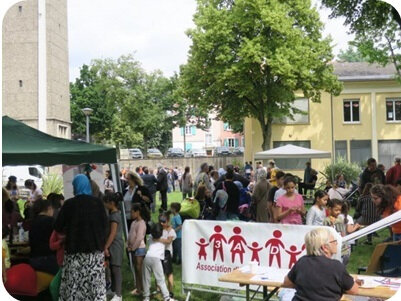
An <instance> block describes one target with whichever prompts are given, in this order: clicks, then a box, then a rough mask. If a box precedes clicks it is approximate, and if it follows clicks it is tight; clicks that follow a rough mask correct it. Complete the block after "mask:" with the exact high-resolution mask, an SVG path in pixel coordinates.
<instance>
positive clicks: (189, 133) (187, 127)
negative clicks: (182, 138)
mask: <svg viewBox="0 0 401 301" xmlns="http://www.w3.org/2000/svg"><path fill="white" fill-rule="evenodd" d="M185 135H192V129H191V126H186V127H185Z"/></svg>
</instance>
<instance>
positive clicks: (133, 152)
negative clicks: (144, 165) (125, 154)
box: [128, 148, 143, 159]
mask: <svg viewBox="0 0 401 301" xmlns="http://www.w3.org/2000/svg"><path fill="white" fill-rule="evenodd" d="M128 151H129V155H130V156H131V158H132V159H143V154H142V151H141V150H140V149H139V148H130V149H129V150H128Z"/></svg>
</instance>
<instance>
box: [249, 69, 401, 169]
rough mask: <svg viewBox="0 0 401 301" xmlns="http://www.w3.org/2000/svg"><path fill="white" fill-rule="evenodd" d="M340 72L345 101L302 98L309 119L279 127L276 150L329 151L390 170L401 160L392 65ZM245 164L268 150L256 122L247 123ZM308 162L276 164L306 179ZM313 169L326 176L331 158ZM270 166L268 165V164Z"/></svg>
mask: <svg viewBox="0 0 401 301" xmlns="http://www.w3.org/2000/svg"><path fill="white" fill-rule="evenodd" d="M334 68H335V73H336V74H337V75H338V78H339V80H340V81H342V82H343V90H342V92H341V94H340V95H339V96H333V95H331V94H329V93H322V97H321V102H320V103H313V102H311V101H310V100H308V99H305V98H302V95H297V96H299V98H297V101H296V104H295V105H296V106H297V108H299V109H302V110H303V111H304V112H305V113H306V114H305V115H299V114H298V116H295V121H292V120H290V119H288V118H287V120H284V121H281V122H280V121H277V122H275V123H274V124H273V128H272V139H271V146H270V147H271V148H274V147H278V146H282V145H285V144H288V143H291V144H295V145H298V146H303V147H308V148H312V149H317V150H324V151H329V152H331V153H332V159H335V158H338V157H339V156H341V157H345V158H346V159H347V160H348V161H351V162H356V163H360V164H363V162H365V161H366V160H367V159H368V158H370V157H373V158H376V160H377V161H378V162H379V163H382V164H384V166H385V168H386V169H388V168H389V167H391V166H392V165H393V160H394V157H395V156H401V84H400V82H398V81H396V80H395V79H394V74H395V71H394V69H393V68H392V67H391V66H388V67H385V68H382V67H379V66H375V65H368V64H366V63H335V64H334ZM244 133H245V161H253V162H254V161H255V160H254V154H255V153H256V152H259V151H262V147H261V145H262V141H263V138H262V131H261V128H260V125H259V122H258V121H257V120H256V119H252V118H247V119H246V120H245V123H244ZM306 161H307V160H305V159H304V160H298V159H290V160H283V159H280V160H276V163H277V166H278V167H279V168H281V169H283V170H285V171H288V172H293V173H295V174H297V175H299V176H302V175H303V169H304V168H305V162H306ZM311 162H312V168H315V169H316V170H318V171H323V170H324V167H325V165H327V164H329V163H330V162H331V160H330V159H313V160H312V161H311ZM266 164H267V162H265V165H266Z"/></svg>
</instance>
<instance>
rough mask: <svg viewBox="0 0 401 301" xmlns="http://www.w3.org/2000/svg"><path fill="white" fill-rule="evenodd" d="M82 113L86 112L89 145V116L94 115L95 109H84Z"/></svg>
mask: <svg viewBox="0 0 401 301" xmlns="http://www.w3.org/2000/svg"><path fill="white" fill-rule="evenodd" d="M81 111H82V112H84V114H85V116H86V142H87V143H89V142H90V139H89V115H90V114H92V112H93V109H91V108H84V109H82V110H81Z"/></svg>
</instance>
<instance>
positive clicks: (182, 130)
mask: <svg viewBox="0 0 401 301" xmlns="http://www.w3.org/2000/svg"><path fill="white" fill-rule="evenodd" d="M180 130H181V136H184V130H185V129H184V128H180Z"/></svg>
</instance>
